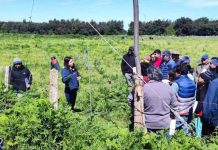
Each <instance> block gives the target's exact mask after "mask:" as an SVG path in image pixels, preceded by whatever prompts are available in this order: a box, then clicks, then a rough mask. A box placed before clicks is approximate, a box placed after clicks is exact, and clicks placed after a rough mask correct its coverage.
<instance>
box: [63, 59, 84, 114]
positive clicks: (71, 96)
mask: <svg viewBox="0 0 218 150" xmlns="http://www.w3.org/2000/svg"><path fill="white" fill-rule="evenodd" d="M61 75H62V81H63V83H64V84H65V96H66V99H67V101H68V102H69V103H70V105H71V108H72V110H73V111H75V110H76V109H75V108H74V106H75V103H76V97H77V91H78V89H79V81H80V79H81V77H80V75H79V72H78V71H77V69H76V67H75V64H74V62H73V59H72V57H65V58H64V68H63V69H62V72H61Z"/></svg>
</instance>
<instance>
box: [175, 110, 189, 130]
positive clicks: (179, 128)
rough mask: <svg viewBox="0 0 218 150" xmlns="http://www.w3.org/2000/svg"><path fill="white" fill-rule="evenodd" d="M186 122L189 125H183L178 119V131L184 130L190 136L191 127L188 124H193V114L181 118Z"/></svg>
mask: <svg viewBox="0 0 218 150" xmlns="http://www.w3.org/2000/svg"><path fill="white" fill-rule="evenodd" d="M181 117H182V118H183V119H184V120H185V121H186V122H187V124H184V123H182V121H181V120H179V119H178V118H176V130H181V129H183V131H184V132H185V133H186V134H188V133H189V127H188V124H189V123H191V121H192V113H189V114H188V115H184V116H181Z"/></svg>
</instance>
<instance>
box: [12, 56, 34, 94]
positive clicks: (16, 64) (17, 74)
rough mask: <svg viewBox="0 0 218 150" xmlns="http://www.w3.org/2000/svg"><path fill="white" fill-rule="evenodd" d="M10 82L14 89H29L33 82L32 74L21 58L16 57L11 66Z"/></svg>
mask: <svg viewBox="0 0 218 150" xmlns="http://www.w3.org/2000/svg"><path fill="white" fill-rule="evenodd" d="M9 84H11V85H12V87H13V90H16V91H17V92H19V91H27V90H29V89H30V86H31V84H32V74H31V72H30V71H29V69H28V68H27V67H25V66H24V65H23V63H22V60H21V59H20V58H14V60H13V66H12V67H10V68H9Z"/></svg>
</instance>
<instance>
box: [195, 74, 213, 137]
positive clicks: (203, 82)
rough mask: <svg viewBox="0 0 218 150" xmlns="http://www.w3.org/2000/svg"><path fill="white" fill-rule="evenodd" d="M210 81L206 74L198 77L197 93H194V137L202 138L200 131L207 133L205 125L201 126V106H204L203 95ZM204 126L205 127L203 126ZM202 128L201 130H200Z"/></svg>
mask: <svg viewBox="0 0 218 150" xmlns="http://www.w3.org/2000/svg"><path fill="white" fill-rule="evenodd" d="M210 80H211V76H209V75H208V74H206V73H205V72H204V73H201V74H200V75H199V77H198V83H197V91H196V101H197V106H196V109H195V112H194V113H195V117H196V119H195V120H196V121H195V124H196V125H195V126H196V135H197V137H201V136H202V131H203V133H204V132H205V131H207V125H206V124H203V126H202V121H201V120H202V116H203V104H204V98H205V95H206V94H207V89H208V86H209V83H210ZM205 125H206V126H205ZM202 127H203V129H202Z"/></svg>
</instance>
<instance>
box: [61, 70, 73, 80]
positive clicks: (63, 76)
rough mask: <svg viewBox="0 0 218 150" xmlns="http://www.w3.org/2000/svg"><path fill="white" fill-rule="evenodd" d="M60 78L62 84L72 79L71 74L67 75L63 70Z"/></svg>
mask: <svg viewBox="0 0 218 150" xmlns="http://www.w3.org/2000/svg"><path fill="white" fill-rule="evenodd" d="M61 76H62V82H64V83H67V82H69V80H70V78H71V77H72V74H70V73H68V72H67V71H66V70H65V69H63V70H62V73H61Z"/></svg>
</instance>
